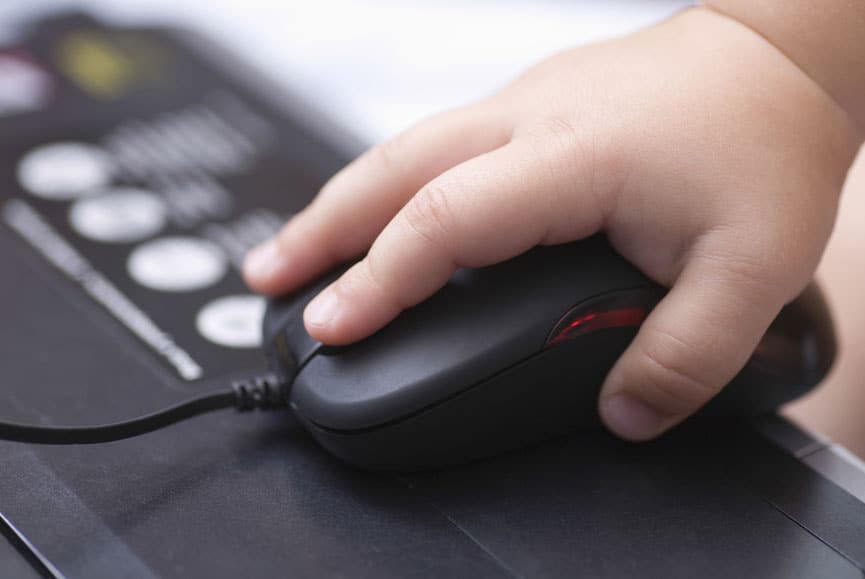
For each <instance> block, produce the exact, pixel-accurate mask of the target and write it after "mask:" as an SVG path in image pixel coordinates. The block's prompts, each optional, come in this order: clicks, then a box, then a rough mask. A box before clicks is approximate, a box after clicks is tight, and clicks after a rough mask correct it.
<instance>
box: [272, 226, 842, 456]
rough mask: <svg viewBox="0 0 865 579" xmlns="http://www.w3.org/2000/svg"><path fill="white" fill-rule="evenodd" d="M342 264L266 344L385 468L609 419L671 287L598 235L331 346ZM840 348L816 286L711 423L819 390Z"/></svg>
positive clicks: (322, 431)
mask: <svg viewBox="0 0 865 579" xmlns="http://www.w3.org/2000/svg"><path fill="white" fill-rule="evenodd" d="M343 271H345V268H341V269H339V270H337V271H334V272H332V273H331V274H330V275H328V276H325V277H323V278H322V279H320V280H319V281H317V282H316V283H314V284H312V285H310V286H309V287H307V288H305V289H303V290H302V291H299V292H297V293H295V294H293V295H291V296H288V297H286V298H282V299H279V300H274V301H272V302H271V303H270V305H269V308H268V310H267V313H266V315H265V319H264V329H263V332H264V336H263V338H264V344H265V349H266V353H267V355H268V358H269V362H270V364H271V367H272V369H273V370H274V372H276V373H277V375H278V376H279V377H280V380H282V381H283V382H284V384H285V385H286V386H287V387H286V389H285V391H286V393H287V394H286V396H287V397H288V404H289V406H290V408H291V409H292V410H293V411H294V413H295V414H296V416H297V418H298V419H299V420H300V421H301V422H302V423H303V425H304V426H305V427H306V428H307V429H308V430H309V432H311V433H312V435H313V437H314V438H315V439H317V440H318V442H319V443H321V445H322V446H324V447H325V448H327V449H328V450H329V451H331V452H332V453H333V454H335V455H337V456H339V457H340V458H342V459H344V460H346V461H348V462H350V463H353V464H355V465H358V466H361V467H365V468H370V469H400V470H418V469H427V468H437V467H441V466H446V465H451V464H456V463H460V462H466V461H470V460H473V459H477V458H481V457H486V456H491V455H494V454H498V453H500V452H503V451H507V450H510V449H515V448H518V447H521V446H525V445H527V444H530V443H533V442H537V441H540V440H543V439H547V438H551V437H554V436H558V435H562V434H565V433H568V432H571V431H576V430H580V429H597V428H600V427H601V425H600V421H599V418H598V416H597V410H596V407H597V400H596V399H597V396H598V392H599V390H600V387H601V384H602V383H603V380H604V377H605V376H606V374H607V372H608V371H609V370H610V368H611V367H612V365H613V363H614V362H615V361H616V359H617V358H618V357H619V355H620V354H621V353H622V352H623V351H624V349H625V348H626V346H627V345H628V344H629V342H630V341H631V340H632V338H633V337H634V335H635V334H636V331H637V329H638V327H639V325H640V324H641V322H642V321H643V320H644V319H645V317H646V315H647V314H648V313H649V311H650V310H651V309H652V307H653V306H654V305H655V304H656V303H657V302H658V301H659V300H660V299H661V298H662V297H663V295H664V293H665V290H664V289H663V288H662V287H660V286H658V285H657V284H655V283H653V282H652V281H650V280H649V279H647V278H646V277H645V276H644V275H643V274H642V273H640V272H639V271H638V270H637V269H636V268H635V267H634V266H632V265H630V264H629V263H628V262H627V261H625V260H624V259H623V258H622V257H620V256H619V255H618V254H617V253H616V252H615V250H613V248H612V247H611V246H610V245H609V243H608V242H607V241H606V239H605V238H604V237H602V236H595V237H592V238H589V239H586V240H583V241H579V242H574V243H569V244H565V245H558V246H552V247H538V248H535V249H533V250H532V251H529V252H528V253H525V254H523V255H521V256H519V257H517V258H514V259H512V260H509V261H506V262H503V263H500V264H497V265H494V266H490V267H485V268H479V269H462V270H459V271H457V272H456V273H455V274H454V275H453V277H452V278H451V280H450V281H449V283H448V284H447V285H446V286H445V287H444V288H442V289H441V290H440V291H439V292H438V293H436V294H435V295H434V296H433V297H431V298H430V299H428V300H427V301H425V302H423V303H421V304H419V305H417V306H415V307H413V308H411V309H409V310H407V311H405V312H403V313H402V314H401V315H400V316H399V317H398V318H397V319H396V320H394V321H393V322H391V323H390V324H389V325H388V326H386V327H385V328H383V329H381V330H380V331H378V332H377V333H376V334H374V335H373V336H371V337H369V338H366V339H365V340H363V341H361V342H358V343H356V344H353V345H350V346H344V347H327V346H323V345H322V344H320V343H319V342H317V341H315V340H313V339H312V338H311V337H310V336H309V335H308V334H307V333H306V330H305V329H304V326H303V321H302V312H303V308H304V307H305V306H306V304H307V303H308V302H309V301H310V300H311V299H312V298H313V297H314V296H315V295H316V293H317V292H318V291H320V290H321V289H323V288H324V287H325V286H326V285H327V284H328V283H330V282H331V281H333V280H334V279H336V277H337V276H338V275H339V274H340V273H342V272H343ZM834 354H835V340H834V333H833V329H832V324H831V321H830V317H829V313H828V310H827V307H826V304H825V302H824V300H823V298H822V296H821V294H820V292H819V290H818V289H817V287H816V286H814V285H813V284H812V285H811V286H810V287H809V288H808V289H807V290H806V291H805V292H804V293H803V294H802V295H801V296H800V297H799V298H798V299H797V300H796V301H794V302H793V303H791V304H790V305H788V306H787V307H786V308H785V309H784V310H783V311H782V312H781V314H780V315H779V316H778V318H777V319H776V320H775V322H774V323H773V324H772V327H771V328H770V329H769V331H768V333H767V334H766V336H765V337H764V339H763V341H762V342H761V343H760V346H759V347H758V348H757V351H756V352H755V354H754V356H753V357H752V358H751V360H750V362H749V363H748V365H747V366H746V367H745V368H744V369H743V370H742V371H741V373H739V375H738V376H737V377H736V378H735V379H734V380H733V381H732V382H731V384H730V385H729V386H728V387H727V388H726V389H725V390H724V391H723V392H722V393H721V394H720V395H719V396H718V397H716V398H715V399H714V400H713V401H712V402H711V403H709V404H708V405H707V406H706V407H704V409H703V410H702V411H701V412H700V413H699V414H698V418H697V419H699V417H703V418H706V417H715V418H717V417H741V416H749V415H758V414H762V413H767V412H771V411H772V410H774V409H776V408H777V407H778V406H780V405H781V404H783V403H785V402H787V401H789V400H792V399H793V398H796V397H797V396H800V395H801V394H803V393H804V392H806V391H807V390H808V389H810V388H811V387H813V386H814V385H816V384H817V383H818V382H819V381H820V380H821V379H822V378H823V377H824V376H825V374H826V373H827V372H828V370H829V368H830V366H831V364H832V361H833V358H834Z"/></svg>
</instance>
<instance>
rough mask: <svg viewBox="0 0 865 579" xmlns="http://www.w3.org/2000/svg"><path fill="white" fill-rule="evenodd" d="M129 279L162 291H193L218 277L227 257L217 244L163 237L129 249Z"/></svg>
mask: <svg viewBox="0 0 865 579" xmlns="http://www.w3.org/2000/svg"><path fill="white" fill-rule="evenodd" d="M127 269H128V271H129V275H130V276H132V279H134V280H135V281H137V282H138V283H140V284H141V285H143V286H145V287H149V288H151V289H155V290H160V291H165V292H187V291H195V290H199V289H203V288H206V287H207V286H210V285H213V284H215V283H216V282H218V281H219V280H220V279H222V276H224V275H225V272H226V270H227V269H228V260H227V259H226V258H225V254H224V253H223V252H222V250H221V249H219V247H217V246H216V245H214V244H213V243H211V242H209V241H206V240H204V239H198V238H195V237H163V238H160V239H155V240H153V241H148V242H147V243H144V244H142V245H140V246H138V247H137V248H135V249H134V250H133V251H132V254H131V255H130V256H129V261H128V263H127Z"/></svg>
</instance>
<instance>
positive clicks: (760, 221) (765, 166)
mask: <svg viewBox="0 0 865 579" xmlns="http://www.w3.org/2000/svg"><path fill="white" fill-rule="evenodd" d="M708 4H710V6H702V7H698V8H693V9H690V10H686V11H684V12H682V13H680V14H678V15H676V16H674V17H673V18H671V19H670V20H668V21H666V22H663V23H661V24H659V25H657V26H655V27H652V28H650V29H646V30H643V31H640V32H638V33H636V34H633V35H631V36H628V37H625V38H622V39H618V40H615V41H611V42H606V43H602V44H597V45H592V46H588V47H583V48H578V49H574V50H571V51H568V52H564V53H562V54H559V55H557V56H554V57H553V58H551V59H549V60H547V61H545V62H543V63H541V64H539V65H538V66H536V67H535V68H533V69H531V70H529V71H528V72H527V73H526V74H524V75H523V76H522V77H520V78H518V79H517V80H516V81H515V82H513V83H512V84H511V85H509V86H507V87H506V88H505V89H504V90H502V91H501V92H499V93H498V94H496V95H494V96H492V97H490V98H488V99H486V100H484V101H482V102H479V103H475V104H472V105H470V106H467V107H464V108H461V109H458V110H454V111H450V112H446V113H442V114H439V115H437V116H435V117H432V118H430V119H427V120H425V121H422V122H421V123H419V124H418V125H416V126H415V127H413V128H411V129H409V130H408V131H406V132H405V133H403V134H401V135H399V136H397V137H396V138H394V139H393V140H391V141H389V142H386V143H384V144H382V145H379V146H377V147H374V148H373V149H372V150H370V151H369V152H367V153H366V154H364V155H362V156H361V157H360V158H358V159H357V160H356V161H354V162H353V163H352V164H350V165H349V166H348V167H346V168H345V169H344V170H343V171H341V172H340V173H339V174H338V175H336V176H335V177H334V178H333V179H332V180H331V181H330V182H328V183H327V185H326V186H325V187H324V188H323V189H322V191H321V192H320V193H319V195H318V196H317V197H316V199H315V200H314V201H313V203H312V204H310V205H309V206H308V207H307V208H306V209H304V210H303V211H301V212H300V213H298V214H297V215H296V216H294V217H293V218H292V219H291V220H290V221H289V222H288V223H287V224H286V225H285V227H284V228H283V229H282V231H281V232H280V233H279V234H278V235H277V236H276V237H275V238H274V239H272V240H270V241H268V242H266V243H265V244H263V245H262V246H260V247H259V248H257V249H256V250H254V251H253V252H252V253H251V254H250V255H249V256H248V258H247V261H246V263H245V267H244V273H245V277H246V280H247V282H248V283H249V285H250V286H251V287H252V288H254V289H255V290H257V291H260V292H262V293H265V294H271V295H275V294H283V293H286V292H289V291H291V290H292V289H295V288H297V287H299V286H301V285H303V284H304V283H305V282H308V281H310V280H311V279H313V278H315V277H316V276H317V275H319V274H320V273H322V272H324V271H326V270H328V269H329V268H331V267H333V266H334V265H335V264H337V263H340V262H343V261H346V260H350V259H355V258H361V259H360V261H359V262H358V263H357V264H356V265H354V266H353V267H352V268H351V269H350V270H349V271H348V272H346V273H345V274H344V275H343V276H342V277H341V278H340V279H338V280H337V281H336V282H334V283H333V284H332V285H331V286H329V287H328V288H326V289H325V290H324V291H322V292H321V293H320V294H319V295H318V296H317V297H316V298H315V299H314V300H313V301H312V302H311V303H310V304H309V306H308V307H307V309H306V311H305V313H304V320H305V324H306V328H307V331H308V332H309V333H310V334H311V335H312V336H313V337H315V338H316V339H318V340H320V341H322V342H324V343H327V344H335V345H338V344H348V343H351V342H354V341H357V340H360V339H362V338H364V337H366V336H368V335H370V334H372V333H374V332H375V331H377V330H378V329H380V328H381V327H383V326H384V325H385V324H387V323H388V322H390V321H391V320H392V319H393V318H395V317H396V316H397V315H399V313H400V312H401V311H402V310H404V309H405V308H408V307H411V306H412V305H414V304H417V303H419V302H420V301H422V300H424V299H426V298H427V297H429V296H430V295H432V294H433V293H435V291H436V290H438V289H439V288H440V287H441V286H442V285H443V284H445V283H446V282H447V280H448V279H449V277H450V276H451V274H452V273H453V272H454V271H455V269H457V268H460V267H479V266H484V265H488V264H492V263H496V262H499V261H502V260H505V259H508V258H510V257H513V256H516V255H519V254H520V253H523V252H525V251H527V250H528V249H530V248H532V247H534V246H536V245H549V244H558V243H565V242H568V241H573V240H578V239H582V238H585V237H587V236H589V235H592V234H594V233H597V232H600V231H603V232H605V233H606V235H607V236H608V237H609V239H610V241H611V242H612V244H613V245H614V246H615V248H616V249H617V250H618V251H619V252H620V253H621V254H622V255H623V256H624V257H625V258H626V259H628V260H629V261H630V262H631V263H633V264H634V265H635V266H636V267H638V268H639V269H640V270H642V271H643V272H644V273H645V274H646V275H648V276H649V277H650V278H652V279H654V280H655V281H657V282H659V283H660V284H662V285H664V286H665V287H668V288H670V292H669V293H668V295H667V296H666V297H665V298H664V299H663V300H662V302H661V303H660V304H659V305H658V306H657V307H656V308H655V310H654V311H653V312H652V314H651V315H650V316H649V318H648V319H647V320H646V321H645V323H644V324H643V326H642V327H641V329H640V330H639V333H638V335H637V337H636V339H635V340H634V342H633V343H632V344H631V346H630V347H629V348H628V349H627V350H626V352H625V353H624V354H623V355H622V357H621V358H620V359H619V361H618V362H617V363H616V365H615V366H614V367H613V369H612V370H611V372H610V374H609V375H608V376H607V379H606V381H605V383H604V385H603V388H602V390H601V394H600V397H599V401H598V409H599V413H600V415H601V418H602V419H603V421H604V423H605V424H606V425H607V427H608V428H609V429H610V430H612V431H613V432H614V433H616V434H617V435H619V436H621V437H622V438H625V439H628V440H634V441H642V440H648V439H651V438H654V437H656V436H658V435H659V434H661V433H663V432H664V431H666V430H668V429H669V428H671V427H673V426H675V425H676V424H678V423H679V422H681V421H682V420H684V419H685V418H686V417H687V416H689V415H690V414H692V413H693V412H694V411H696V410H697V409H698V408H699V407H701V406H702V405H703V404H705V403H706V402H707V401H708V400H710V399H711V398H712V397H713V396H714V395H715V394H717V393H718V392H719V391H720V390H721V389H722V388H723V386H724V385H725V384H726V383H727V382H728V381H729V380H730V379H731V378H732V377H733V376H734V375H735V374H736V373H737V372H738V371H739V370H740V369H741V368H742V366H743V365H744V364H745V362H746V361H747V359H748V357H749V356H750V354H751V352H752V351H753V349H754V347H755V346H756V344H757V342H758V341H759V339H760V337H761V336H762V335H763V333H764V332H765V330H766V328H767V327H768V325H769V323H770V322H771V321H772V319H773V318H774V317H775V315H776V314H777V313H778V312H779V311H780V309H781V308H782V307H783V305H784V304H785V303H787V302H789V301H790V300H792V299H793V298H794V297H795V296H796V295H797V294H798V293H799V292H800V291H801V290H802V289H803V288H804V287H805V285H806V284H807V283H808V282H809V281H810V279H811V278H812V276H813V274H814V270H815V269H816V267H817V264H818V262H819V260H820V257H821V255H822V253H823V250H824V248H825V246H826V243H827V241H828V239H829V235H830V233H831V231H832V227H833V223H834V221H835V214H836V211H837V206H838V200H839V195H840V191H841V188H842V185H843V183H844V180H845V176H846V173H847V170H848V168H849V166H850V164H851V163H852V161H853V158H854V156H855V154H856V152H857V150H858V148H859V146H860V144H861V142H862V140H863V136H865V133H863V130H862V128H861V127H862V126H863V124H862V122H861V120H862V119H865V102H862V101H863V100H865V99H862V98H859V97H858V96H857V95H865V76H862V77H861V78H860V77H856V76H855V74H853V75H851V74H848V71H847V70H833V69H832V67H833V66H840V68H844V67H846V66H847V65H849V64H850V63H851V62H853V63H856V62H858V60H857V59H858V58H859V56H858V55H859V54H860V53H861V54H865V41H863V40H860V39H859V37H860V36H865V35H861V34H859V32H857V31H861V30H862V29H865V9H863V8H862V7H861V6H865V3H861V2H858V1H848V0H829V1H827V2H825V3H820V6H821V7H822V8H823V9H824V11H825V10H827V7H830V8H835V9H836V10H835V14H834V16H833V18H835V19H837V20H839V22H835V21H830V22H829V24H831V25H833V26H836V29H834V30H827V31H826V32H825V33H826V34H829V33H831V34H833V41H832V42H830V43H827V44H828V45H831V46H828V47H826V48H821V45H820V43H817V42H812V43H810V44H811V45H814V46H816V48H812V52H809V51H808V50H798V49H797V50H798V51H797V50H791V49H789V48H788V46H799V45H798V44H796V40H797V36H796V31H797V26H801V27H806V26H808V25H813V22H814V20H813V17H812V15H810V14H809V13H808V10H806V9H805V8H803V6H807V4H808V3H807V2H806V0H795V1H788V2H782V3H779V2H775V1H770V0H765V1H764V2H759V1H755V2H750V3H749V2H745V1H744V0H743V1H742V2H737V1H730V2H723V1H719V2H710V3H708ZM772 5H777V6H778V8H777V11H772V10H770V9H772V8H773V6H772ZM830 5H831V6H830ZM755 7H756V8H755ZM761 7H762V8H765V10H764V11H763V12H761V11H760V8H761ZM785 10H786V11H787V13H788V14H789V17H790V19H791V20H792V21H793V22H792V23H788V22H786V21H784V26H774V23H775V22H776V21H775V20H772V19H768V22H769V24H768V25H767V24H766V21H767V18H766V16H765V15H766V14H767V13H770V12H771V14H772V15H773V18H776V19H778V18H781V19H782V20H783V14H782V16H777V14H776V12H781V13H783V12H784V11H785ZM797 10H799V11H798V12H797ZM803 10H804V12H803ZM829 12H831V10H829ZM827 18H828V17H827ZM797 19H798V20H800V22H799V23H798V25H797V24H796V20H797ZM857 19H858V20H857ZM773 26H774V27H773ZM848 32H849V34H848ZM809 34H811V33H810V32H809ZM806 44H808V43H806ZM820 50H824V53H821V54H817V52H819V51H820ZM854 50H855V51H859V52H856V54H855V55H848V54H847V51H854ZM803 54H804V56H802V55H803ZM839 55H841V56H839ZM842 56H844V57H845V58H848V57H849V59H848V60H844V59H842V58H841V57H842ZM839 62H840V63H841V64H842V65H843V66H841V65H839V64H838V63H839ZM863 70H865V68H863V67H859V68H858V69H857V71H858V72H857V74H860V75H865V73H863V72H862V71H863ZM857 83H858V84H857ZM859 88H862V89H863V90H862V91H861V92H858V93H857V92H856V91H857V90H858V89H859ZM857 98H858V100H857ZM851 103H852V104H851ZM856 103H858V104H856ZM857 107H861V109H860V108H857Z"/></svg>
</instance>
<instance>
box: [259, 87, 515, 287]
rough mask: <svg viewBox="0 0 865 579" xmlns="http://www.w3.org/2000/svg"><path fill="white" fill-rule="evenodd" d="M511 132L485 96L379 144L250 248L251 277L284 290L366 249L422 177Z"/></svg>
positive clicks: (496, 143)
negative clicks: (479, 102)
mask: <svg viewBox="0 0 865 579" xmlns="http://www.w3.org/2000/svg"><path fill="white" fill-rule="evenodd" d="M509 138H510V129H509V127H508V125H507V124H506V122H505V121H504V116H503V115H501V114H499V112H498V109H497V107H496V106H493V105H490V104H483V105H474V106H471V107H466V108H463V109H458V110H454V111H449V112H446V113H441V114H439V115H436V116H434V117H431V118H429V119H427V120H425V121H422V122H421V123H419V124H418V125H416V126H415V127H413V128H411V129H409V130H407V131H406V132H404V133H402V134H400V135H399V136H397V137H395V138H393V139H391V140H389V141H387V142H385V143H382V144H380V145H377V146H375V147H373V148H372V149H370V150H369V151H368V152H366V153H365V154H363V155H361V156H360V157H359V158H358V159H356V160H355V161H354V162H352V163H351V164H349V165H348V166H347V167H346V168H345V169H343V170H342V171H340V172H339V173H337V174H336V175H335V176H334V177H333V178H332V179H331V180H330V181H329V182H328V183H327V184H326V185H325V186H324V187H323V188H322V190H321V192H320V193H319V194H318V196H317V197H316V198H315V200H314V201H313V202H312V203H311V204H310V205H309V206H308V207H307V208H305V209H304V210H303V211H301V212H299V213H298V214H297V215H295V216H294V217H293V218H292V219H291V220H290V221H289V222H288V223H287V224H286V225H285V226H284V227H283V229H282V230H281V231H280V233H279V234H278V235H277V236H276V237H274V238H273V239H271V240H269V241H266V242H264V243H263V244H261V245H260V246H259V247H257V248H255V249H254V250H253V251H251V252H250V254H249V255H248V256H247V259H246V261H245V263H244V268H243V271H244V277H245V278H246V282H247V283H248V284H249V286H250V287H252V288H253V289H254V290H256V291H259V292H261V293H265V294H269V295H277V294H281V293H286V292H288V291H290V290H292V289H294V288H296V287H297V286H299V285H302V284H303V283H305V282H307V281H308V280H310V279H311V278H313V277H315V276H317V275H318V274H320V273H322V272H323V271H325V270H327V269H329V268H331V267H332V266H334V265H335V264H337V263H340V262H343V261H346V260H348V259H349V258H352V257H355V256H358V255H361V254H363V252H364V251H366V250H367V249H368V248H369V246H370V244H371V243H372V241H373V240H374V239H375V237H376V235H378V233H379V232H380V231H381V230H382V228H383V227H384V226H385V225H386V224H387V222H388V221H390V219H391V218H392V217H393V215H394V214H395V213H396V212H397V211H398V210H399V209H400V207H402V206H403V204H405V202H406V201H407V200H408V199H409V198H410V197H411V196H412V195H413V194H414V193H415V192H416V191H417V190H418V189H419V188H420V187H421V186H423V184H424V183H426V182H428V181H429V180H431V179H433V178H434V177H436V176H437V175H439V174H441V173H442V172H444V171H446V170H447V169H449V168H451V167H453V166H454V165H457V164H458V163H461V162H462V161H465V160H466V159H470V158H471V157H474V156H476V155H479V154H482V153H484V152H487V151H490V150H492V149H495V148H497V147H500V146H501V145H503V144H505V143H506V142H507V141H508V139H509Z"/></svg>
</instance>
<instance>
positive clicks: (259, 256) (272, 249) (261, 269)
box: [243, 239, 280, 279]
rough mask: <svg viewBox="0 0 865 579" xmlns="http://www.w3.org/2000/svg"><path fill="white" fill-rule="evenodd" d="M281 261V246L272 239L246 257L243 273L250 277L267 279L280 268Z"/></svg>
mask: <svg viewBox="0 0 865 579" xmlns="http://www.w3.org/2000/svg"><path fill="white" fill-rule="evenodd" d="M279 259H280V255H279V246H278V244H277V242H276V240H275V239H270V240H268V241H265V242H264V243H262V244H261V245H259V246H258V247H256V248H254V249H253V250H252V251H250V252H249V253H248V254H247V255H246V258H245V259H244V260H243V271H244V273H245V274H246V275H247V276H249V277H253V278H256V279H262V278H267V277H270V274H271V273H272V272H273V271H274V270H275V269H276V267H277V266H278V264H279Z"/></svg>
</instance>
